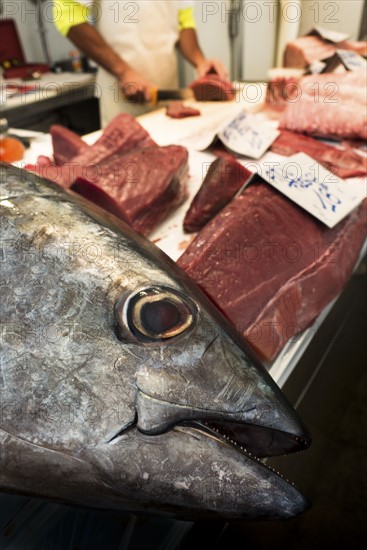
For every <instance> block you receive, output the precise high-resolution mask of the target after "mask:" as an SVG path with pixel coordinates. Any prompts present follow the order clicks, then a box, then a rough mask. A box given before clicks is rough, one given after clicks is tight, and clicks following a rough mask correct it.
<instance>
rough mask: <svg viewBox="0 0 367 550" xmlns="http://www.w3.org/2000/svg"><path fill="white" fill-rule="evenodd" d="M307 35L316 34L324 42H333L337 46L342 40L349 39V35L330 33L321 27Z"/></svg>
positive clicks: (330, 31) (315, 28)
mask: <svg viewBox="0 0 367 550" xmlns="http://www.w3.org/2000/svg"><path fill="white" fill-rule="evenodd" d="M309 34H316V35H318V36H320V37H321V38H323V39H324V40H329V42H334V44H338V43H339V42H343V40H347V38H349V35H348V34H346V33H345V32H337V31H332V30H330V29H324V28H323V27H319V26H316V27H314V29H313V30H312V31H311V32H310V33H309Z"/></svg>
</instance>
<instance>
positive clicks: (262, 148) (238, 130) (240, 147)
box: [218, 113, 280, 159]
mask: <svg viewBox="0 0 367 550" xmlns="http://www.w3.org/2000/svg"><path fill="white" fill-rule="evenodd" d="M279 134H280V132H279V130H277V129H275V128H274V127H273V126H270V125H269V124H266V123H265V122H261V123H260V122H259V118H258V117H256V116H254V115H246V114H245V113H240V114H239V115H238V116H236V118H234V119H233V120H232V121H231V122H230V123H229V124H228V125H227V126H226V127H225V128H223V129H222V131H221V132H219V134H218V137H219V139H220V140H221V141H222V143H223V144H224V145H225V146H226V147H227V148H228V149H230V150H231V151H234V152H235V153H238V154H240V155H245V156H247V157H251V158H255V159H258V158H260V157H262V156H263V154H264V153H265V152H266V151H267V149H268V148H269V147H270V145H271V144H272V143H273V141H274V140H275V139H276V138H277V137H278V136H279Z"/></svg>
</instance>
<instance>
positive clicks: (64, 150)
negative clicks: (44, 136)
mask: <svg viewBox="0 0 367 550" xmlns="http://www.w3.org/2000/svg"><path fill="white" fill-rule="evenodd" d="M50 134H51V140H52V149H53V153H54V161H55V164H56V165H57V166H61V165H62V164H65V163H66V162H69V161H71V160H72V159H73V158H74V157H76V156H77V155H78V154H79V153H81V152H82V151H83V150H84V149H88V148H89V145H88V144H87V143H85V141H83V140H82V138H81V137H79V136H78V134H76V133H75V132H72V131H71V130H69V129H68V128H65V127H64V126H60V125H59V124H54V125H52V126H51V127H50Z"/></svg>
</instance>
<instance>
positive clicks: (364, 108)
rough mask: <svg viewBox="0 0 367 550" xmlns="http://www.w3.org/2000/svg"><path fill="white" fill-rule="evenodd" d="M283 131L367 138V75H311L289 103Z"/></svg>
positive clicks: (363, 73) (327, 136)
mask: <svg viewBox="0 0 367 550" xmlns="http://www.w3.org/2000/svg"><path fill="white" fill-rule="evenodd" d="M279 126H280V128H281V129H287V130H291V131H293V132H301V133H302V132H303V133H306V134H311V135H315V136H319V137H326V138H331V139H337V140H342V139H357V140H358V139H362V140H366V139H367V74H366V73H365V72H364V71H355V72H349V73H345V74H322V75H310V76H307V77H304V78H302V79H301V80H300V83H299V89H298V97H297V98H296V99H294V98H292V100H289V101H288V102H287V107H286V109H285V110H284V112H283V114H282V117H281V120H280V125H279Z"/></svg>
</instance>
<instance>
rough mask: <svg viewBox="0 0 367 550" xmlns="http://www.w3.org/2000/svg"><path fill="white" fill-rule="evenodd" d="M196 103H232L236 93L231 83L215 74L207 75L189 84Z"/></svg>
mask: <svg viewBox="0 0 367 550" xmlns="http://www.w3.org/2000/svg"><path fill="white" fill-rule="evenodd" d="M190 88H191V89H192V91H193V92H194V96H195V99H196V101H232V100H233V99H234V98H235V95H236V91H235V89H234V86H233V84H232V82H230V81H229V80H226V79H224V78H222V77H220V76H219V75H217V74H207V75H205V76H202V77H201V78H198V79H197V80H194V82H192V83H191V84H190Z"/></svg>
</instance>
